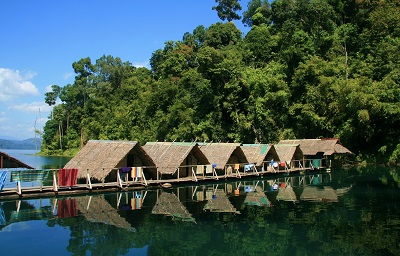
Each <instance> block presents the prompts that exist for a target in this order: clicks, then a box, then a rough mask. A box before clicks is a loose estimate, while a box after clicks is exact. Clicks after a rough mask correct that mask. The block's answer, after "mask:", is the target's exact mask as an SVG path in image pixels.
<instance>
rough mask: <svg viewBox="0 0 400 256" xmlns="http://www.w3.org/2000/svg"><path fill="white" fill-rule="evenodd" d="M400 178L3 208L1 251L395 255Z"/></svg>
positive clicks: (323, 179) (216, 187)
mask: <svg viewBox="0 0 400 256" xmlns="http://www.w3.org/2000/svg"><path fill="white" fill-rule="evenodd" d="M399 171H400V170H399V169H389V168H377V167H374V168H362V169H356V168H354V169H349V170H340V171H333V172H332V173H306V174H305V175H298V176H293V177H288V176H286V177H284V176H268V177H264V178H262V179H254V180H238V181H236V180H234V181H232V182H231V180H229V182H227V183H224V182H219V183H215V184H204V183H199V184H195V185H197V186H182V187H174V188H171V189H162V190H156V189H153V190H148V191H136V192H134V191H129V192H121V193H108V194H93V195H86V196H81V197H78V196H76V197H59V198H43V199H35V200H17V201H16V200H14V201H1V202H0V248H1V250H2V252H12V255H27V254H29V255H39V254H45V255H49V254H57V255H257V256H258V255H400V238H399V235H400V234H399V231H400V189H399V186H400V177H399ZM192 185H193V184H192Z"/></svg>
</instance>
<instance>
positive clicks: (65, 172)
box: [58, 168, 78, 187]
mask: <svg viewBox="0 0 400 256" xmlns="http://www.w3.org/2000/svg"><path fill="white" fill-rule="evenodd" d="M77 178H78V169H76V168H74V169H59V170H58V185H59V186H69V187H70V186H75V185H76V181H77Z"/></svg>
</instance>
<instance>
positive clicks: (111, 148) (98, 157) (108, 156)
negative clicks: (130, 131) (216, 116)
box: [64, 140, 155, 180]
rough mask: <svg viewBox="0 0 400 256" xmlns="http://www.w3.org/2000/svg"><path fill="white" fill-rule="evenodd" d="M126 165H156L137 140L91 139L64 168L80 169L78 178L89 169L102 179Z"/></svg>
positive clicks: (91, 174)
mask: <svg viewBox="0 0 400 256" xmlns="http://www.w3.org/2000/svg"><path fill="white" fill-rule="evenodd" d="M124 166H129V167H134V166H150V167H154V166H155V164H154V162H153V160H152V159H151V157H150V156H149V155H148V154H147V153H146V152H145V151H144V150H143V149H142V147H141V146H140V145H139V143H138V142H136V141H108V140H89V141H88V142H87V144H86V145H85V146H84V147H83V148H82V149H81V150H80V151H79V152H78V154H76V156H75V157H74V158H72V159H71V160H70V161H69V162H68V163H67V164H66V165H65V166H64V168H66V169H70V168H71V169H72V168H77V169H79V172H78V178H83V177H85V175H86V171H88V173H89V174H90V176H91V177H93V178H95V179H98V180H102V179H103V178H105V177H106V176H107V175H108V174H110V172H111V171H112V170H113V169H114V168H119V167H124ZM146 171H149V169H144V172H146Z"/></svg>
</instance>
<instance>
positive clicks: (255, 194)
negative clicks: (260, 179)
mask: <svg viewBox="0 0 400 256" xmlns="http://www.w3.org/2000/svg"><path fill="white" fill-rule="evenodd" d="M244 203H245V204H247V205H257V206H263V205H267V206H269V205H271V203H270V201H269V200H268V198H267V196H266V195H265V193H264V191H263V189H262V187H260V186H256V187H254V189H252V191H251V192H248V193H246V199H245V200H244Z"/></svg>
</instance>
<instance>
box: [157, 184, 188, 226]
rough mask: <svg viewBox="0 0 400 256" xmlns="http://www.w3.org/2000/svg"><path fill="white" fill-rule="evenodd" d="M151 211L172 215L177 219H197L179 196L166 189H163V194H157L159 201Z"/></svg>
mask: <svg viewBox="0 0 400 256" xmlns="http://www.w3.org/2000/svg"><path fill="white" fill-rule="evenodd" d="M157 193H158V192H157ZM151 213H152V214H162V215H166V216H171V217H172V218H173V219H175V220H182V221H195V219H194V218H193V217H192V214H191V213H190V212H189V211H188V210H187V209H186V207H185V206H184V205H183V204H182V203H181V201H179V198H178V197H177V196H176V195H175V194H174V193H168V192H164V191H161V194H160V195H157V202H156V204H155V205H154V207H153V210H152V211H151Z"/></svg>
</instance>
